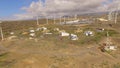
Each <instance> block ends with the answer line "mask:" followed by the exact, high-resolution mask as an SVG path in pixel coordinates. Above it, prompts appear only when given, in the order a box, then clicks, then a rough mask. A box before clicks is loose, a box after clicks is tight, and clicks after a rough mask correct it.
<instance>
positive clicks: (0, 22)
mask: <svg viewBox="0 0 120 68" xmlns="http://www.w3.org/2000/svg"><path fill="white" fill-rule="evenodd" d="M1 24H2V21H0V34H1V39H2V40H4V36H3V31H2V26H1Z"/></svg>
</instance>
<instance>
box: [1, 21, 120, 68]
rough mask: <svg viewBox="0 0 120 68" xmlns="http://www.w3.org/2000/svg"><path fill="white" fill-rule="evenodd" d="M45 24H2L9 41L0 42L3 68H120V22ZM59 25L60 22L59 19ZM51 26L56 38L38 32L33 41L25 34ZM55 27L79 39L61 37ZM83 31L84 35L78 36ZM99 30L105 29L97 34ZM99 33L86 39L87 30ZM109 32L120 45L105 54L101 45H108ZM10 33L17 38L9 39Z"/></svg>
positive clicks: (53, 35) (20, 22) (6, 38)
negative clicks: (97, 29)
mask: <svg viewBox="0 0 120 68" xmlns="http://www.w3.org/2000/svg"><path fill="white" fill-rule="evenodd" d="M49 22H50V24H45V23H46V20H45V19H43V20H39V23H40V25H39V26H37V25H36V21H34V20H31V21H11V22H4V23H2V24H1V26H2V27H3V33H4V37H5V40H3V41H1V42H0V68H120V60H119V59H120V31H119V30H120V21H119V20H118V23H116V24H114V23H112V22H99V21H96V22H93V23H92V24H81V25H58V24H53V20H49ZM56 22H58V20H56ZM43 26H44V27H47V28H48V29H49V30H50V32H52V33H53V34H52V35H42V33H41V31H40V32H36V34H37V36H36V37H35V38H34V39H29V37H28V36H27V35H24V36H23V35H21V33H22V32H26V31H29V29H36V28H38V27H43ZM54 28H59V29H60V30H65V31H66V32H68V33H74V34H76V35H78V38H79V39H78V40H76V41H73V40H70V38H69V37H61V36H60V35H59V34H58V33H57V32H55V31H54ZM78 28H79V29H81V30H82V32H79V33H75V30H77V29H78ZM96 28H104V29H105V31H103V32H96ZM87 30H91V31H94V32H95V35H94V36H88V37H87V36H85V35H84V31H87ZM107 31H108V32H109V34H110V38H111V39H112V42H113V43H114V44H115V45H117V50H116V51H111V52H102V51H101V50H100V49H99V46H100V45H101V44H102V43H103V42H105V39H106V33H107ZM10 32H15V36H17V38H15V39H8V38H9V37H10V36H11V35H10V34H9V33H10Z"/></svg>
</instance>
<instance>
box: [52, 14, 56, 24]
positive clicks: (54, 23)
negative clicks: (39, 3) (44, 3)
mask: <svg viewBox="0 0 120 68" xmlns="http://www.w3.org/2000/svg"><path fill="white" fill-rule="evenodd" d="M53 20H54V24H55V23H56V21H55V15H54V16H53Z"/></svg>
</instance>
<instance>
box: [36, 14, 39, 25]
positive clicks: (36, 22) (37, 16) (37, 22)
mask: <svg viewBox="0 0 120 68" xmlns="http://www.w3.org/2000/svg"><path fill="white" fill-rule="evenodd" d="M36 24H37V25H39V18H38V16H37V22H36Z"/></svg>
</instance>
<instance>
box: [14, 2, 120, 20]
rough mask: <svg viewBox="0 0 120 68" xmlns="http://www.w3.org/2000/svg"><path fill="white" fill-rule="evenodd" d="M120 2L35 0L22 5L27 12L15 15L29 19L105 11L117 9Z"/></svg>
mask: <svg viewBox="0 0 120 68" xmlns="http://www.w3.org/2000/svg"><path fill="white" fill-rule="evenodd" d="M43 4H44V5H43ZM119 4H120V1H119V0H117V1H115V0H113V1H110V0H46V2H45V3H43V2H42V1H41V0H39V1H38V2H34V1H33V2H32V3H31V4H30V6H29V7H22V10H25V11H26V13H24V14H16V15H14V16H16V18H18V19H29V18H33V17H36V16H40V17H51V16H56V17H59V16H64V15H74V14H84V13H94V12H104V11H109V10H113V9H116V7H118V6H120V5H119Z"/></svg>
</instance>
